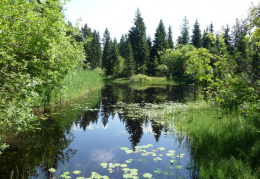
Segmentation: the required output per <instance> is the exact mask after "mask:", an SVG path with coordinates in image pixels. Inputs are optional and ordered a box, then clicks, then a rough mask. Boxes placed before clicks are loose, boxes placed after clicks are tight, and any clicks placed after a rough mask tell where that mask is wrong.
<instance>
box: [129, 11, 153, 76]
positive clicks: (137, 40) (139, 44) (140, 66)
mask: <svg viewBox="0 0 260 179" xmlns="http://www.w3.org/2000/svg"><path fill="white" fill-rule="evenodd" d="M129 39H130V43H131V45H132V48H133V54H134V60H135V62H136V71H137V72H138V73H143V74H146V70H147V67H146V65H147V63H148V62H149V60H150V52H149V46H148V43H147V39H146V27H145V24H144V20H143V18H142V17H141V13H140V10H139V9H137V11H136V15H135V19H134V26H133V27H131V29H130V31H129Z"/></svg>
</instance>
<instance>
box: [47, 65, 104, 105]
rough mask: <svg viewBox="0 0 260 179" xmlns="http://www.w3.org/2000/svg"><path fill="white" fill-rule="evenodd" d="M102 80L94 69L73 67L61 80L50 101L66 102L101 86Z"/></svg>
mask: <svg viewBox="0 0 260 179" xmlns="http://www.w3.org/2000/svg"><path fill="white" fill-rule="evenodd" d="M102 84H103V82H102V78H101V76H100V75H99V74H98V73H97V72H96V71H90V70H83V69H75V70H74V71H72V72H70V73H69V74H68V75H67V76H66V77H65V78H64V80H63V81H62V83H61V86H62V88H60V89H58V90H57V92H56V93H55V94H54V95H53V97H52V100H51V103H54V102H66V101H69V100H71V99H75V98H78V97H80V96H82V95H84V94H86V93H88V92H90V91H93V90H94V89H97V88H101V86H102Z"/></svg>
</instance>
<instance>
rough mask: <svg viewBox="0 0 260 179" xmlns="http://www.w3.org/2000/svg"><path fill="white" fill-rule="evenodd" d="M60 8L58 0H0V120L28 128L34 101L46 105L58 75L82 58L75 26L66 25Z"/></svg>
mask: <svg viewBox="0 0 260 179" xmlns="http://www.w3.org/2000/svg"><path fill="white" fill-rule="evenodd" d="M62 8H63V5H62V3H61V2H60V1H58V0H55V1H54V0H53V1H50V0H46V1H43V2H42V3H38V2H36V1H30V2H28V1H22V0H20V1H15V3H14V1H10V0H1V2H0V29H1V32H0V83H1V86H0V91H1V93H0V114H1V120H0V126H5V127H6V128H13V129H14V130H21V129H28V126H29V124H30V123H31V122H32V120H34V119H36V117H35V116H34V115H33V111H32V109H33V107H37V106H44V107H47V105H48V104H49V103H50V100H51V97H52V95H53V93H54V91H55V90H58V89H60V87H61V81H62V79H63V78H64V77H65V76H66V74H67V73H68V72H69V71H70V70H71V69H73V68H75V67H76V66H77V65H79V64H80V63H82V61H83V59H84V58H85V56H84V53H83V46H82V44H81V43H78V42H76V41H75V39H74V35H76V34H78V29H76V28H74V27H69V26H67V24H66V22H65V21H64V15H63V14H62V11H61V10H62ZM67 32H70V34H67ZM3 34H4V35H3ZM3 123H6V124H8V125H3ZM0 130H1V129H0Z"/></svg>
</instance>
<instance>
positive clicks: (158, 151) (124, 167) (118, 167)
mask: <svg viewBox="0 0 260 179" xmlns="http://www.w3.org/2000/svg"><path fill="white" fill-rule="evenodd" d="M120 149H121V150H123V151H124V152H125V153H126V154H127V155H129V154H140V155H141V156H143V157H147V156H150V157H153V161H154V162H159V161H161V160H163V156H167V157H168V158H169V164H168V166H167V170H163V169H161V168H159V167H157V168H155V169H154V170H153V172H154V175H158V174H164V175H167V176H171V175H173V171H172V170H173V168H174V167H173V164H174V163H176V165H175V168H176V169H183V168H184V167H183V166H181V165H177V164H178V160H175V159H176V158H183V157H184V154H176V152H175V151H174V150H168V151H166V149H165V148H164V147H157V148H153V145H152V144H147V145H142V146H136V147H135V150H134V151H133V150H131V149H129V148H128V147H121V148H120ZM132 162H145V163H148V162H147V160H146V159H143V158H142V159H132V158H130V159H127V160H126V161H125V163H101V164H100V166H101V167H102V168H103V169H107V171H108V173H109V174H112V173H114V172H115V171H117V172H120V171H122V178H132V179H138V178H139V177H140V176H142V177H143V178H153V174H151V173H141V172H139V171H138V169H135V168H129V167H128V164H131V163H132ZM49 171H50V172H53V173H54V172H56V170H55V169H54V168H51V169H50V170H49ZM72 173H73V174H74V175H79V174H80V173H81V171H79V170H75V171H73V172H72ZM69 174H70V172H64V173H63V174H62V175H60V177H61V178H71V176H70V175H69ZM74 178H76V177H74ZM94 178H95V179H109V176H107V175H100V174H98V173H97V172H92V173H91V176H90V177H89V178H85V177H77V178H76V179H94Z"/></svg>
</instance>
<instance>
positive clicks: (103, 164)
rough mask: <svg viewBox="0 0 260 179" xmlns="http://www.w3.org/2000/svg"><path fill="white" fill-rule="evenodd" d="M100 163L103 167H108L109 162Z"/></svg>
mask: <svg viewBox="0 0 260 179" xmlns="http://www.w3.org/2000/svg"><path fill="white" fill-rule="evenodd" d="M100 165H101V167H103V168H107V165H108V164H107V163H101V164H100Z"/></svg>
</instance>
